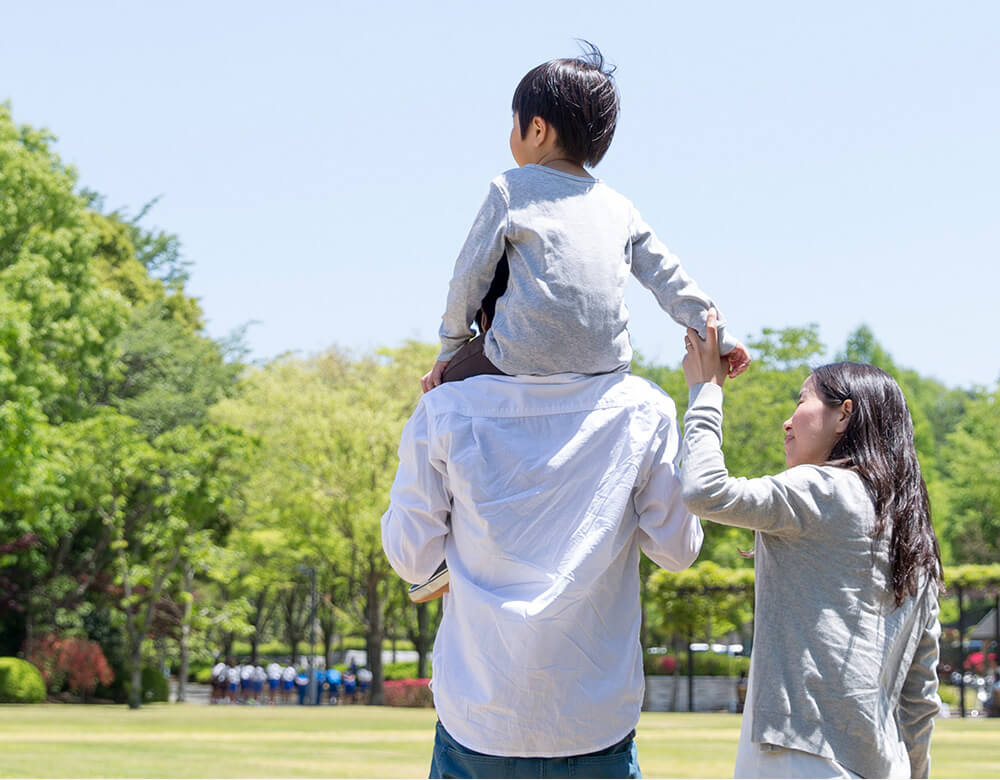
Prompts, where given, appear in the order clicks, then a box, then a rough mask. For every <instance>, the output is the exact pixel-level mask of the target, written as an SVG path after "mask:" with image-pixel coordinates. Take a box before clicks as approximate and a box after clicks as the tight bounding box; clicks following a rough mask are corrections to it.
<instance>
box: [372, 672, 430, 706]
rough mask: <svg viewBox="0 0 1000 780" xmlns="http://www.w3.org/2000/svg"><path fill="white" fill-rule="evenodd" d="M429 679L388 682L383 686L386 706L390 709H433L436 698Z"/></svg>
mask: <svg viewBox="0 0 1000 780" xmlns="http://www.w3.org/2000/svg"><path fill="white" fill-rule="evenodd" d="M429 685H430V680H428V679H419V680H414V679H408V680H386V681H385V683H384V684H383V688H382V690H383V693H384V701H385V704H386V705H387V706H389V707H433V706H434V696H433V694H432V693H431V689H430V687H429Z"/></svg>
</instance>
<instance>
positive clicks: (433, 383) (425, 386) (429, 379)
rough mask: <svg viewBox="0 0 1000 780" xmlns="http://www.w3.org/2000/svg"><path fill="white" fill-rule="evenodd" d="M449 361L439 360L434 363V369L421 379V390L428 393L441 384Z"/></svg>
mask: <svg viewBox="0 0 1000 780" xmlns="http://www.w3.org/2000/svg"><path fill="white" fill-rule="evenodd" d="M447 365H448V361H447V360H438V361H436V362H435V363H434V368H432V369H431V370H430V371H428V372H427V373H426V374H424V375H423V376H422V377H420V388H421V389H422V390H423V391H424V392H425V393H426V392H428V391H429V390H433V389H434V388H435V387H437V386H438V385H439V384H441V377H442V376H443V375H444V369H445V366H447Z"/></svg>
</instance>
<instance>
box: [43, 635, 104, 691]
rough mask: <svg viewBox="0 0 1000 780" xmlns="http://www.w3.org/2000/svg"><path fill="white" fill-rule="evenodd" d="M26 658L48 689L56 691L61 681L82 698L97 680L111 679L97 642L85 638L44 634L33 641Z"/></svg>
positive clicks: (93, 686) (101, 681)
mask: <svg viewBox="0 0 1000 780" xmlns="http://www.w3.org/2000/svg"><path fill="white" fill-rule="evenodd" d="M28 660H29V661H31V663H33V664H34V665H35V666H37V667H38V668H39V669H40V670H41V672H42V678H43V679H44V680H45V687H46V688H47V689H48V690H49V691H51V692H52V693H58V692H59V691H61V690H62V688H63V686H64V685H65V686H66V687H67V688H69V690H70V691H71V692H73V693H75V694H76V695H77V696H80V697H82V698H83V699H84V700H86V698H87V696H89V695H90V694H92V693H93V692H94V689H95V688H97V684H98V683H100V684H101V685H110V684H111V683H112V682H113V681H114V679H115V675H114V673H113V672H112V671H111V667H110V666H109V665H108V661H107V659H106V658H105V657H104V652H103V651H102V650H101V646H100V645H99V644H97V642H91V641H90V640H88V639H77V638H75V637H70V638H66V639H63V638H60V637H58V636H56V635H55V634H48V635H46V636H44V637H42V638H41V640H40V641H39V642H38V643H37V644H36V645H35V647H34V648H33V649H32V652H31V655H30V656H29V657H28Z"/></svg>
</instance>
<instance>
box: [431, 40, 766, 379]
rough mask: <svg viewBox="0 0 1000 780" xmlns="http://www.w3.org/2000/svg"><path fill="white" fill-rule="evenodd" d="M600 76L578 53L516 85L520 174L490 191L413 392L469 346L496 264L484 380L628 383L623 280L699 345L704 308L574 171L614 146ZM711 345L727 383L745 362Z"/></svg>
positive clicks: (599, 61)
mask: <svg viewBox="0 0 1000 780" xmlns="http://www.w3.org/2000/svg"><path fill="white" fill-rule="evenodd" d="M611 73H612V71H611V70H610V69H606V68H605V67H604V58H603V56H602V55H601V53H600V52H599V51H598V50H597V48H596V47H593V46H591V47H590V51H589V52H588V53H587V54H585V55H584V56H583V57H582V58H578V59H562V60H552V61H551V62H546V63H544V64H542V65H539V66H538V67H536V68H534V69H532V70H531V71H529V72H528V74H527V75H526V76H525V77H524V78H523V79H522V80H521V83H520V84H519V85H518V87H517V90H516V91H515V93H514V100H513V104H512V108H513V129H512V131H511V136H510V148H511V153H512V154H513V156H514V160H515V161H516V162H517V164H518V166H519V167H518V168H515V169H513V170H510V171H507V172H505V173H503V174H501V175H500V176H498V177H497V178H496V179H494V180H493V181H492V182H491V183H490V189H489V192H488V194H487V197H486V201H485V202H484V204H483V206H482V207H481V209H480V211H479V214H478V215H477V217H476V220H475V222H474V223H473V226H472V229H471V231H470V232H469V236H468V238H467V239H466V241H465V245H464V246H463V247H462V250H461V252H460V253H459V256H458V260H457V262H456V264H455V272H454V275H453V277H452V280H451V285H450V289H449V293H448V303H447V307H446V310H445V313H444V316H443V317H442V323H441V330H440V336H441V352H440V354H439V355H438V359H437V362H436V363H435V365H434V367H433V369H432V370H431V371H430V372H429V373H428V374H427V375H426V376H425V377H424V378H423V379H422V380H421V384H422V385H423V388H424V390H425V392H426V391H427V390H430V389H431V388H432V387H437V385H439V384H441V381H442V374H443V372H444V369H445V367H446V366H447V365H448V363H449V362H450V361H451V360H452V359H453V358H455V356H456V355H457V353H458V352H459V350H460V349H461V348H462V347H463V346H464V345H465V344H466V343H467V342H468V341H469V340H470V339H471V338H472V336H473V331H472V329H471V328H470V324H471V323H472V321H473V315H474V314H475V312H476V311H477V309H479V306H480V301H482V299H483V297H484V296H485V295H486V292H487V290H488V288H489V287H490V284H491V283H492V281H493V278H494V274H495V271H496V268H497V264H498V262H499V261H500V260H501V258H502V257H504V256H505V255H506V259H507V262H508V264H509V269H510V271H509V272H510V279H509V282H508V286H507V291H506V293H505V294H504V295H503V296H502V297H501V298H500V300H499V301H498V303H497V307H496V313H495V316H494V319H493V323H492V327H491V329H490V331H489V332H488V333H486V334H484V335H483V342H482V352H483V356H484V358H485V359H486V360H487V361H488V362H489V364H492V366H494V367H495V368H494V372H496V373H504V374H536V375H546V374H558V373H563V372H574V373H581V374H602V373H607V372H611V371H627V370H628V368H629V364H630V362H631V358H632V348H631V345H630V343H629V335H628V330H627V324H628V312H627V309H626V308H625V303H624V297H625V283H626V282H627V280H628V275H629V273H632V274H634V275H635V276H636V278H638V279H639V281H640V282H641V283H642V284H643V285H644V286H646V287H647V288H648V289H650V290H651V291H652V292H653V294H654V295H655V296H656V299H657V301H658V302H659V304H660V306H661V307H662V308H663V309H664V310H665V311H666V312H667V313H668V314H670V316H671V317H672V318H673V319H674V320H675V321H677V322H678V323H679V324H680V325H682V326H684V327H694V328H695V329H696V330H698V332H699V333H704V330H705V319H706V316H707V312H708V310H709V309H710V308H711V307H712V306H713V305H714V304H713V302H712V301H711V299H710V298H709V297H708V296H707V295H705V294H704V293H703V292H702V291H701V289H699V288H698V286H697V285H696V284H695V283H694V281H693V280H692V279H691V278H690V277H688V276H687V274H686V273H685V272H684V270H683V269H682V268H681V266H680V263H679V262H678V260H677V258H676V257H675V256H673V255H672V254H670V252H669V250H667V248H666V247H665V246H664V245H663V244H662V243H661V242H660V241H659V239H657V238H656V236H655V235H654V234H653V232H652V230H651V229H650V228H649V226H648V225H646V224H645V223H644V222H643V221H642V218H641V217H640V216H639V214H638V212H637V211H636V210H635V208H634V207H633V206H632V204H631V203H630V202H629V201H628V200H627V199H626V198H624V197H623V196H621V195H619V194H618V193H617V192H615V191H614V190H612V189H611V188H610V187H608V186H607V185H606V184H604V183H603V182H602V181H600V180H599V179H595V178H593V177H592V176H591V175H590V174H589V173H588V172H587V170H586V168H585V167H584V166H585V165H589V166H591V167H592V166H594V165H597V163H598V162H600V160H601V159H602V158H603V157H604V154H605V152H606V151H607V149H608V147H609V145H610V144H611V139H612V136H613V135H614V131H615V125H616V122H617V118H618V94H617V91H616V88H615V84H614V80H613V78H612V75H611ZM716 308H717V307H716ZM720 321H721V317H720ZM721 334H722V335H721V336H720V343H722V352H723V354H724V355H727V356H728V358H729V364H730V370H731V373H732V375H733V376H735V375H737V374H739V373H741V372H742V371H743V370H744V369H745V368H746V367H747V365H749V356H748V355H747V352H746V349H745V348H744V347H743V346H742V345H741V344H739V342H738V341H736V340H735V339H733V338H731V337H729V336H728V335H727V334H726V333H725V328H723V329H722V331H721Z"/></svg>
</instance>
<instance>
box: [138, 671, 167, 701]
mask: <svg viewBox="0 0 1000 780" xmlns="http://www.w3.org/2000/svg"><path fill="white" fill-rule="evenodd" d="M142 700H143V702H146V703H148V702H151V701H170V681H169V680H168V679H167V678H166V677H164V676H163V672H161V671H160V670H159V669H157V668H155V667H152V666H146V667H144V668H143V670H142Z"/></svg>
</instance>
